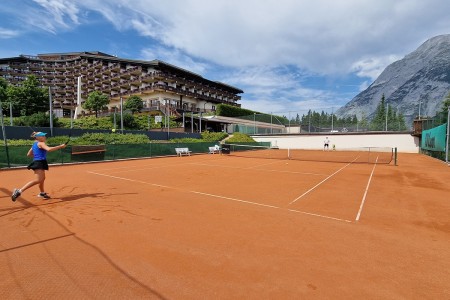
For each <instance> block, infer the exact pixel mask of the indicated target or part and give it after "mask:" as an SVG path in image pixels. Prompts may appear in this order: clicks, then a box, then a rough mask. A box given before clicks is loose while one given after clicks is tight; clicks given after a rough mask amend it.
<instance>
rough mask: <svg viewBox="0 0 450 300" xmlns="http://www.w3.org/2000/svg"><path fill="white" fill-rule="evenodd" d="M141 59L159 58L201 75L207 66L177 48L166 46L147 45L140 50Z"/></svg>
mask: <svg viewBox="0 0 450 300" xmlns="http://www.w3.org/2000/svg"><path fill="white" fill-rule="evenodd" d="M141 56H142V59H143V60H154V59H157V60H161V61H164V62H167V63H170V64H172V65H176V66H177V67H180V68H183V69H186V70H188V71H190V72H194V73H197V74H198V75H200V76H202V74H204V73H205V72H206V69H207V68H208V66H207V64H205V63H201V62H199V61H195V60H194V59H192V58H191V57H190V56H187V55H185V54H184V53H182V52H181V51H179V50H177V49H170V48H166V47H158V46H156V47H155V46H154V47H149V48H145V49H144V50H142V51H141Z"/></svg>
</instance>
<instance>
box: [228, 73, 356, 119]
mask: <svg viewBox="0 0 450 300" xmlns="http://www.w3.org/2000/svg"><path fill="white" fill-rule="evenodd" d="M309 76H311V74H309V73H302V72H301V71H300V70H297V69H292V68H290V70H286V68H282V67H269V66H266V67H248V68H243V69H238V70H233V71H231V72H229V73H228V74H227V75H226V76H225V77H223V78H221V81H223V82H227V83H229V84H232V85H235V86H239V87H242V88H243V89H244V91H245V94H244V97H243V99H242V100H241V101H240V102H241V104H242V106H243V107H246V108H250V109H254V110H257V111H260V112H266V113H269V112H274V113H275V112H276V113H278V114H285V115H288V113H289V112H299V113H300V114H301V113H305V112H307V111H308V110H309V109H312V110H319V111H320V110H325V111H331V110H332V109H333V106H334V107H336V108H337V107H338V106H340V105H343V104H344V103H345V102H346V101H348V99H343V98H342V96H338V95H337V93H336V92H330V91H326V90H322V89H314V88H307V87H305V86H304V82H305V81H306V79H307V77H309Z"/></svg>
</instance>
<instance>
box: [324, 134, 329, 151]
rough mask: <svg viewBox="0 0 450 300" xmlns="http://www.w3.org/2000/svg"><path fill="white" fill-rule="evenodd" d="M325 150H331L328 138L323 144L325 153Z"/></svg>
mask: <svg viewBox="0 0 450 300" xmlns="http://www.w3.org/2000/svg"><path fill="white" fill-rule="evenodd" d="M325 149H327V150H330V140H329V139H328V137H326V138H325V141H324V142H323V151H325Z"/></svg>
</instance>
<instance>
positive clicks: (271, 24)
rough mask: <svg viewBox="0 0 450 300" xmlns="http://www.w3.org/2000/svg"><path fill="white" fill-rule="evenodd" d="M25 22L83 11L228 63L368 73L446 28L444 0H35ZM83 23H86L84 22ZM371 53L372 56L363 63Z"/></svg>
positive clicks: (63, 20)
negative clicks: (34, 4)
mask: <svg viewBox="0 0 450 300" xmlns="http://www.w3.org/2000/svg"><path fill="white" fill-rule="evenodd" d="M34 2H35V3H37V4H39V5H40V8H39V9H36V8H34V9H28V13H26V15H27V20H25V21H27V22H29V23H30V24H33V25H34V26H38V27H40V28H42V29H44V30H46V31H49V32H55V31H57V30H59V28H63V29H69V28H70V27H71V26H74V25H77V24H79V23H80V15H82V14H83V11H96V12H98V13H99V14H102V15H103V16H104V17H105V18H106V19H107V20H108V21H109V22H111V23H112V24H113V25H114V26H115V27H116V28H117V29H119V30H136V31H137V32H138V33H139V34H141V35H143V36H148V37H151V38H152V39H155V40H157V41H159V42H160V43H161V45H162V46H163V47H168V48H170V49H177V50H178V51H180V52H182V53H184V55H187V56H191V57H196V58H201V59H203V60H207V61H210V62H212V63H215V64H218V65H222V66H228V67H236V68H240V67H251V66H259V65H270V66H280V65H295V66H297V67H300V68H301V69H306V70H310V71H312V72H314V73H321V74H347V73H348V72H353V71H356V72H357V73H358V76H362V77H369V78H372V79H373V78H374V77H375V76H376V74H379V72H380V70H382V69H383V68H384V67H385V66H386V63H387V62H390V61H391V59H390V58H392V57H399V56H402V55H404V54H405V53H407V52H409V51H412V50H413V49H414V48H416V47H417V46H418V43H419V42H420V41H424V40H425V39H427V38H430V37H432V36H433V35H437V34H441V33H445V32H447V31H448V28H450V18H448V16H447V11H449V10H450V2H448V1H447V0H429V1H422V0H399V1H395V2H392V1H390V0H380V1H365V0H346V1H329V0H316V1H313V2H312V1H309V0H283V1H280V0H265V1H260V0H246V1H241V0H215V1H206V0H171V1H158V0H109V1H98V0H71V1H69V0H34ZM83 21H85V22H88V20H83ZM367 57H370V58H371V60H368V59H367Z"/></svg>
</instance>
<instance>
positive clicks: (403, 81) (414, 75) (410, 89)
mask: <svg viewBox="0 0 450 300" xmlns="http://www.w3.org/2000/svg"><path fill="white" fill-rule="evenodd" d="M449 92H450V34H446V35H440V36H436V37H434V38H431V39H429V40H427V41H426V42H425V43H423V44H422V45H421V46H420V47H419V48H418V49H417V50H415V51H414V52H412V53H410V54H408V55H407V56H405V57H404V58H403V59H401V60H399V61H396V62H394V63H392V64H391V65H389V66H388V67H387V68H386V69H385V70H384V71H383V72H382V73H381V75H380V76H379V77H378V78H377V79H376V80H375V81H374V82H373V83H372V84H371V85H370V86H369V87H368V88H367V89H366V90H364V91H363V92H361V93H359V94H358V95H357V96H356V97H354V98H353V99H352V100H351V101H350V102H348V103H347V104H346V105H344V106H343V107H341V108H340V109H339V110H338V111H337V112H336V114H337V115H338V116H341V117H342V116H348V115H357V116H358V118H360V117H361V115H362V114H364V115H365V116H366V117H368V118H369V119H370V118H371V117H372V116H373V113H374V112H375V109H376V107H377V105H378V104H379V102H380V99H381V97H382V95H383V94H384V95H385V98H386V103H387V104H390V105H391V106H392V107H393V108H394V109H398V112H400V113H403V115H404V116H405V120H406V122H407V125H408V126H409V124H412V120H413V119H414V117H417V116H418V115H419V109H420V115H421V116H434V115H435V113H436V112H437V111H439V110H440V109H441V105H442V101H443V99H444V98H445V96H447V95H448V93H449Z"/></svg>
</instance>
